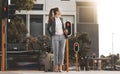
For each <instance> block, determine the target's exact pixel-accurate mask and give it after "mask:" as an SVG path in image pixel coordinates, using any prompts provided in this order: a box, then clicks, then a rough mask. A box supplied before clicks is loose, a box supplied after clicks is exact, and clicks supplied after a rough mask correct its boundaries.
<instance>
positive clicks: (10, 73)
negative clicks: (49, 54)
mask: <svg viewBox="0 0 120 74" xmlns="http://www.w3.org/2000/svg"><path fill="white" fill-rule="evenodd" d="M0 74H120V71H78V72H76V71H69V72H66V71H64V72H62V73H60V72H44V71H5V72H1V71H0Z"/></svg>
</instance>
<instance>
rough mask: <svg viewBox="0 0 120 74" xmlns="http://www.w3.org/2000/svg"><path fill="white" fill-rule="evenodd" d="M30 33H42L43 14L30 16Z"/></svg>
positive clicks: (33, 34)
mask: <svg viewBox="0 0 120 74" xmlns="http://www.w3.org/2000/svg"><path fill="white" fill-rule="evenodd" d="M30 34H31V36H39V35H43V15H31V16H30Z"/></svg>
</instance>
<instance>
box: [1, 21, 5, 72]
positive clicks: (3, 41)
mask: <svg viewBox="0 0 120 74" xmlns="http://www.w3.org/2000/svg"><path fill="white" fill-rule="evenodd" d="M1 71H5V19H2V63H1Z"/></svg>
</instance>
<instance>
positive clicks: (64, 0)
mask: <svg viewBox="0 0 120 74" xmlns="http://www.w3.org/2000/svg"><path fill="white" fill-rule="evenodd" d="M61 1H70V0H61Z"/></svg>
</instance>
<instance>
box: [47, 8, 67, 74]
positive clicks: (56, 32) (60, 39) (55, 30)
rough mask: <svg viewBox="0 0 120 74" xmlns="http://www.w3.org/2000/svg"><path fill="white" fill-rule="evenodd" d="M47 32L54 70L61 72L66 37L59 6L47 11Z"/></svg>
mask: <svg viewBox="0 0 120 74" xmlns="http://www.w3.org/2000/svg"><path fill="white" fill-rule="evenodd" d="M48 32H49V34H50V36H51V37H52V48H53V53H54V71H55V72H58V71H59V72H61V71H62V65H63V61H64V51H65V39H66V37H67V30H66V29H65V27H64V24H63V19H62V18H61V12H60V10H59V8H52V9H51V10H50V12H49V19H48Z"/></svg>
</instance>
